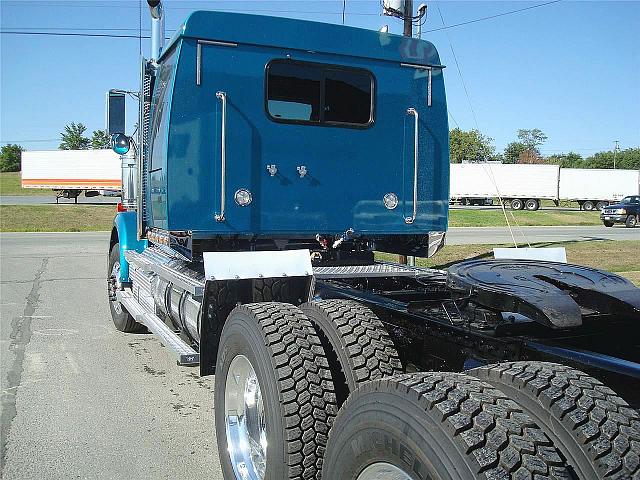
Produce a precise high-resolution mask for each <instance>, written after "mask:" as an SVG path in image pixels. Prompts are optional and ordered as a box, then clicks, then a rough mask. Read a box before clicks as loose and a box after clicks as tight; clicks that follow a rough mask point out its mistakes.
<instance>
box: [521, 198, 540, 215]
mask: <svg viewBox="0 0 640 480" xmlns="http://www.w3.org/2000/svg"><path fill="white" fill-rule="evenodd" d="M524 208H525V209H526V210H529V211H532V212H533V211H536V210H538V209H539V208H540V202H539V201H538V200H537V199H535V198H529V199H527V201H526V202H524Z"/></svg>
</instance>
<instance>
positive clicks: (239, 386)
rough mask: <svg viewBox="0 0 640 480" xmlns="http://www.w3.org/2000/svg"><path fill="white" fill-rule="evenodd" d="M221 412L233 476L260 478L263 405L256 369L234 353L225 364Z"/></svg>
mask: <svg viewBox="0 0 640 480" xmlns="http://www.w3.org/2000/svg"><path fill="white" fill-rule="evenodd" d="M224 415H225V429H226V433H227V448H228V451H229V458H230V459H231V465H232V466H233V471H234V473H235V475H236V478H240V479H243V480H245V479H246V480H253V479H256V480H260V479H263V478H264V472H265V468H266V466H267V426H266V422H265V414H264V404H263V402H262V392H261V391H260V383H258V377H257V376H256V372H255V370H254V369H253V366H252V365H251V362H250V361H249V359H248V358H247V357H245V356H244V355H237V356H236V357H235V358H234V359H233V360H232V361H231V365H229V372H228V373H227V380H226V385H225V392H224Z"/></svg>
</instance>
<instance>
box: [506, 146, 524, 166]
mask: <svg viewBox="0 0 640 480" xmlns="http://www.w3.org/2000/svg"><path fill="white" fill-rule="evenodd" d="M526 151H527V147H526V146H525V144H524V143H522V142H511V143H510V144H509V145H507V147H506V148H505V149H504V160H503V162H504V163H519V161H520V156H521V155H523V154H524V152H526Z"/></svg>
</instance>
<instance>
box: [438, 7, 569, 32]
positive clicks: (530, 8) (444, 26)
mask: <svg viewBox="0 0 640 480" xmlns="http://www.w3.org/2000/svg"><path fill="white" fill-rule="evenodd" d="M560 2H562V0H552V1H551V2H545V3H539V4H537V5H530V6H528V7H524V8H519V9H517V10H511V11H508V12H502V13H496V14H495V15H489V16H488V17H480V18H474V19H473V20H466V21H464V22H460V23H454V24H452V25H443V26H442V27H440V28H434V29H431V30H425V32H439V31H441V30H448V29H450V28H455V27H461V26H463V25H469V24H471V23H477V22H482V21H484V20H492V19H494V18H498V17H504V16H506V15H513V14H514V13H520V12H524V11H525V10H532V9H534V8H540V7H545V6H547V5H552V4H554V3H560Z"/></svg>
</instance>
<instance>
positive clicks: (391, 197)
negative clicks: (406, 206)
mask: <svg viewBox="0 0 640 480" xmlns="http://www.w3.org/2000/svg"><path fill="white" fill-rule="evenodd" d="M382 201H383V202H384V206H385V207H387V208H388V209H389V210H393V209H394V208H396V207H397V206H398V196H397V195H396V194H395V193H387V194H386V195H385V196H384V198H383V199H382Z"/></svg>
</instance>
